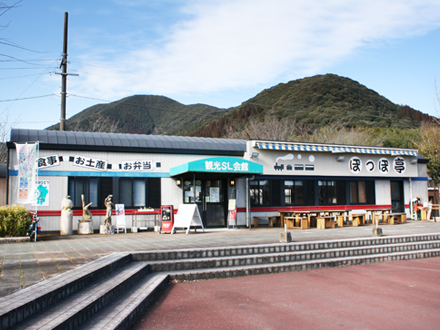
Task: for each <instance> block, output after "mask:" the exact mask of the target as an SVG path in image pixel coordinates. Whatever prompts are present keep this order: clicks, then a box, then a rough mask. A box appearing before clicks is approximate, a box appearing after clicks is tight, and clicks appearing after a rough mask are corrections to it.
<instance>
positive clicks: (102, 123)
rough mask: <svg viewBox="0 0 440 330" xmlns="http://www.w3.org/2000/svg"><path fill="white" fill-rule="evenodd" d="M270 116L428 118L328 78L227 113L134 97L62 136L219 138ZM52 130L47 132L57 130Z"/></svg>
mask: <svg viewBox="0 0 440 330" xmlns="http://www.w3.org/2000/svg"><path fill="white" fill-rule="evenodd" d="M268 113H270V114H274V115H276V116H277V117H278V118H279V119H280V120H282V119H294V120H295V121H296V122H297V123H301V124H304V125H307V126H308V127H309V128H310V129H316V128H320V127H322V126H325V125H329V124H331V125H335V126H339V127H342V126H344V127H348V128H350V127H381V128H396V129H408V128H417V127H419V126H420V124H421V123H422V122H423V121H430V120H432V117H431V116H429V115H427V114H423V113H422V112H420V111H418V110H414V109H412V108H411V107H409V106H402V105H397V104H394V103H392V102H391V101H389V100H388V99H386V98H385V97H383V96H381V95H379V94H378V93H377V92H375V91H373V90H371V89H369V88H367V87H365V86H364V85H361V84H360V83H358V82H357V81H354V80H352V79H349V78H345V77H341V76H337V75H334V74H326V75H316V76H313V77H307V78H303V79H298V80H293V81H290V82H288V83H281V84H278V85H276V86H274V87H271V88H269V89H265V90H263V91H262V92H260V93H259V94H257V95H256V96H255V97H253V98H251V99H249V100H247V101H245V102H243V103H242V104H241V105H240V106H238V107H235V108H230V109H219V108H216V107H212V106H209V105H204V104H193V105H184V104H181V103H179V102H176V101H174V100H171V99H169V98H167V97H164V96H154V95H134V96H130V97H126V98H124V99H121V100H119V101H115V102H112V103H108V104H97V105H94V106H92V107H90V108H87V109H85V110H83V111H82V112H80V113H78V114H76V115H75V116H73V117H71V118H70V119H69V120H67V123H66V127H67V129H68V130H82V131H113V132H120V133H139V134H167V135H192V136H204V137H221V136H224V135H225V134H226V133H227V130H228V127H230V126H231V125H232V124H234V125H235V126H236V127H237V126H240V125H242V126H244V124H245V123H246V121H248V120H249V118H255V116H257V117H260V118H263V117H264V116H265V115H266V114H268ZM58 127H59V125H53V126H51V127H49V128H48V129H58Z"/></svg>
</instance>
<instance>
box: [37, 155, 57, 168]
mask: <svg viewBox="0 0 440 330" xmlns="http://www.w3.org/2000/svg"><path fill="white" fill-rule="evenodd" d="M37 164H38V169H43V168H46V167H52V166H58V165H60V158H59V157H58V155H50V156H44V157H39V158H38V159H37Z"/></svg>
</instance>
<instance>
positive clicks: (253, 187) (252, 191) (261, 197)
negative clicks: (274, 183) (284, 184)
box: [249, 180, 270, 206]
mask: <svg viewBox="0 0 440 330" xmlns="http://www.w3.org/2000/svg"><path fill="white" fill-rule="evenodd" d="M249 196H250V200H251V205H254V206H258V205H269V204H270V189H269V180H255V181H250V187H249Z"/></svg>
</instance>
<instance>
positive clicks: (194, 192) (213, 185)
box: [183, 179, 227, 228]
mask: <svg viewBox="0 0 440 330" xmlns="http://www.w3.org/2000/svg"><path fill="white" fill-rule="evenodd" d="M183 185H184V187H183V193H184V203H185V204H190V203H194V196H195V203H196V204H197V206H198V208H199V212H200V216H201V217H202V221H203V226H205V227H206V228H221V227H226V216H227V196H226V194H227V187H226V180H222V179H220V180H219V179H212V180H211V179H195V180H187V179H185V180H184V182H183Z"/></svg>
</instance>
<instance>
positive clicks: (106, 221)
mask: <svg viewBox="0 0 440 330" xmlns="http://www.w3.org/2000/svg"><path fill="white" fill-rule="evenodd" d="M112 197H113V195H108V196H107V198H106V199H105V200H104V205H105V208H106V210H107V211H106V214H105V218H104V225H106V226H107V227H108V228H110V227H111V225H112V205H113V206H115V205H114V204H113V203H112Z"/></svg>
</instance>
